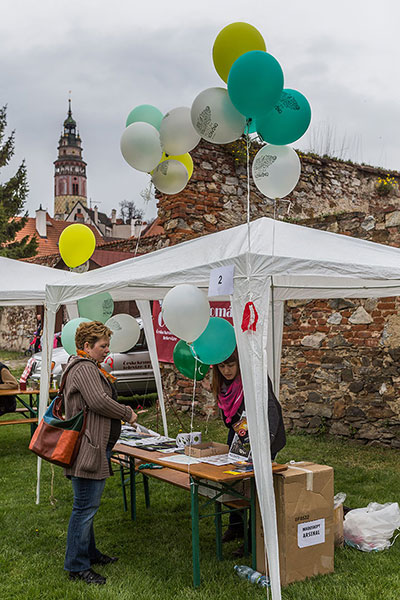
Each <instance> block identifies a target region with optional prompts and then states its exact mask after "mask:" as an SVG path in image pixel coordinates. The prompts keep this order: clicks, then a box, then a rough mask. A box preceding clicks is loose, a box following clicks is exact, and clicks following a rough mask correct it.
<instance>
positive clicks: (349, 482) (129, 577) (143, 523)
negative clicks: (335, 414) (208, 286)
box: [0, 408, 400, 600]
mask: <svg viewBox="0 0 400 600" xmlns="http://www.w3.org/2000/svg"><path fill="white" fill-rule="evenodd" d="M141 417H142V418H141V422H142V423H143V424H145V425H147V426H150V427H152V428H155V427H156V425H157V416H156V413H155V410H154V408H153V409H150V410H149V412H147V413H145V414H143V415H142V416H141ZM3 418H4V417H3ZM180 420H181V421H182V425H183V427H184V431H188V430H189V429H190V418H189V416H188V415H187V414H186V415H180ZM158 422H159V424H160V423H161V419H160V418H159V419H158ZM168 422H169V425H170V434H171V435H176V433H177V432H178V431H179V429H180V428H181V424H180V423H179V422H178V421H177V419H176V417H175V416H174V414H173V412H172V411H169V412H168ZM194 429H195V430H202V431H203V437H204V438H207V439H213V440H215V441H225V437H226V429H225V428H224V426H223V424H222V423H221V422H220V421H219V420H210V421H209V423H208V424H207V423H205V422H204V421H201V420H199V419H198V418H195V421H194ZM206 429H207V434H206V433H205V432H206ZM28 442H29V426H23V425H20V426H15V427H14V426H11V427H2V428H1V429H0V456H1V459H0V532H1V533H0V598H1V599H4V600H9V599H10V600H11V599H15V600H28V599H29V600H36V599H37V600H39V599H40V600H54V599H58V598H66V599H67V600H75V599H82V600H83V599H85V600H91V599H106V600H132V598H135V599H137V600H153V599H154V600H168V599H171V600H172V599H174V600H175V599H178V600H192V599H193V600H194V599H196V600H205V599H207V600H208V599H210V600H211V599H212V600H214V599H219V600H232V599H235V598H240V599H241V600H246V599H249V598H262V597H265V592H263V590H261V589H259V588H256V587H254V586H252V585H250V584H248V583H247V582H243V581H241V580H239V579H238V578H237V577H236V575H235V574H234V571H233V566H234V564H235V562H237V560H236V561H235V560H233V559H232V558H231V556H230V554H231V552H232V550H233V549H234V548H235V545H237V543H236V542H233V543H232V544H229V545H228V546H227V547H224V557H225V560H224V561H222V562H218V561H217V560H216V558H215V542H214V526H213V523H212V521H211V520H210V519H206V520H204V521H202V522H201V524H200V544H201V573H202V585H201V587H200V588H199V589H197V590H194V589H193V588H192V570H191V566H192V563H191V529H190V501H189V495H188V494H187V492H185V491H183V490H179V489H176V488H173V487H172V486H168V485H165V484H162V483H160V482H156V481H150V491H151V507H150V509H146V508H145V505H144V497H143V494H142V490H141V489H140V488H139V490H138V520H137V522H136V523H133V522H132V521H131V520H130V517H129V513H124V511H123V507H122V495H121V490H120V483H119V481H120V480H119V476H118V475H117V474H116V476H115V477H112V478H111V479H109V480H108V482H107V485H106V489H105V492H104V495H103V500H102V504H101V507H100V510H99V512H98V514H97V516H96V520H95V530H96V535H97V540H98V542H99V547H100V549H101V550H103V551H104V552H107V553H109V554H112V555H113V554H115V555H118V556H120V560H119V562H118V563H116V564H115V565H110V566H108V567H103V568H100V567H99V568H98V570H99V571H100V572H101V573H103V574H105V575H107V576H108V581H107V585H106V586H104V587H100V588H98V587H96V586H88V585H86V584H84V583H82V582H70V581H68V579H67V576H66V574H65V572H64V571H63V559H64V551H65V539H66V530H67V525H68V519H69V515H70V510H71V502H72V493H71V486H70V483H69V482H68V480H66V479H65V478H64V476H63V474H62V470H61V469H60V468H58V467H54V498H55V499H56V500H53V504H52V503H51V501H50V496H51V476H52V466H51V465H49V464H48V463H44V464H43V469H42V486H41V503H40V505H36V504H35V485H36V458H35V456H34V455H33V454H31V453H30V452H29V450H28V448H27V446H28ZM291 459H294V460H302V459H308V460H313V461H314V462H319V463H325V464H329V465H332V466H333V467H334V469H335V491H336V492H338V491H344V492H346V493H347V500H346V504H347V505H349V506H351V507H358V506H365V505H366V504H368V502H370V501H377V502H382V503H383V502H389V501H396V500H397V501H398V500H399V498H400V465H399V452H396V451H393V450H392V451H390V450H387V449H377V448H367V447H362V446H356V445H350V444H346V443H344V442H342V441H336V440H334V439H324V438H315V437H311V436H289V439H288V444H287V446H286V448H285V449H284V450H283V451H282V452H281V453H280V455H279V461H280V462H284V461H287V460H291ZM399 560H400V538H399V539H398V540H397V541H396V542H395V544H394V545H393V547H392V548H391V549H390V550H388V551H385V552H381V553H374V554H367V553H363V552H359V551H357V550H354V549H350V548H347V549H340V550H337V551H336V553H335V573H333V574H331V575H325V576H320V577H316V578H313V579H311V580H308V581H305V582H299V583H296V584H292V585H291V586H288V587H286V588H284V589H283V594H282V595H283V598H284V600H295V599H296V600H298V599H299V598H301V599H302V600H308V599H309V600H319V599H321V600H322V599H324V600H350V599H351V600H378V599H379V600H398V598H399V589H400V574H399ZM239 562H240V563H245V562H247V564H250V563H249V561H248V560H247V561H246V560H245V559H240V560H239Z"/></svg>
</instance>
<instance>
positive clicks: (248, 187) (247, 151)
mask: <svg viewBox="0 0 400 600" xmlns="http://www.w3.org/2000/svg"><path fill="white" fill-rule="evenodd" d="M246 159H247V160H246V162H247V279H250V245H251V240H250V151H249V120H248V121H247V124H246Z"/></svg>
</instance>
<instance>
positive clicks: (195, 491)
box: [190, 478, 200, 587]
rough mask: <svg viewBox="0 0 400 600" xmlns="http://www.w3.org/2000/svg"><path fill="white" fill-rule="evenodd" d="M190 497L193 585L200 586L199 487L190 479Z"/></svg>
mask: <svg viewBox="0 0 400 600" xmlns="http://www.w3.org/2000/svg"><path fill="white" fill-rule="evenodd" d="M190 497H191V514H192V558H193V585H194V587H199V585H200V541H199V486H198V484H197V483H196V482H195V481H193V479H192V478H190Z"/></svg>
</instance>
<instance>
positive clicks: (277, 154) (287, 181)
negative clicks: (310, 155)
mask: <svg viewBox="0 0 400 600" xmlns="http://www.w3.org/2000/svg"><path fill="white" fill-rule="evenodd" d="M300 171H301V166H300V159H299V157H298V156H297V154H296V152H295V151H294V150H293V148H291V147H290V146H273V145H272V144H267V145H266V146H263V147H262V148H261V150H259V151H258V152H257V154H256V155H255V157H254V160H253V165H252V175H253V179H254V183H255V184H256V186H257V188H258V189H259V190H260V192H262V193H263V194H264V196H267V197H268V198H284V197H285V196H287V195H288V194H290V192H291V191H292V190H293V189H294V188H295V187H296V185H297V182H298V181H299V177H300Z"/></svg>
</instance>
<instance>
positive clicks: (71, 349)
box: [61, 317, 92, 354]
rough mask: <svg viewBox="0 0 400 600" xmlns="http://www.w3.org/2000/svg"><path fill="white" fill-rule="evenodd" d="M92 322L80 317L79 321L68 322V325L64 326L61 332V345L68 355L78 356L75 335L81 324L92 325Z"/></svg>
mask: <svg viewBox="0 0 400 600" xmlns="http://www.w3.org/2000/svg"><path fill="white" fill-rule="evenodd" d="M91 320H92V319H84V318H82V317H79V318H78V319H72V320H71V321H68V323H66V324H65V325H64V327H63V329H62V332H61V343H62V345H63V347H64V350H65V351H66V352H68V354H76V346H75V333H76V330H77V329H78V327H79V325H80V324H81V323H90V321H91Z"/></svg>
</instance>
